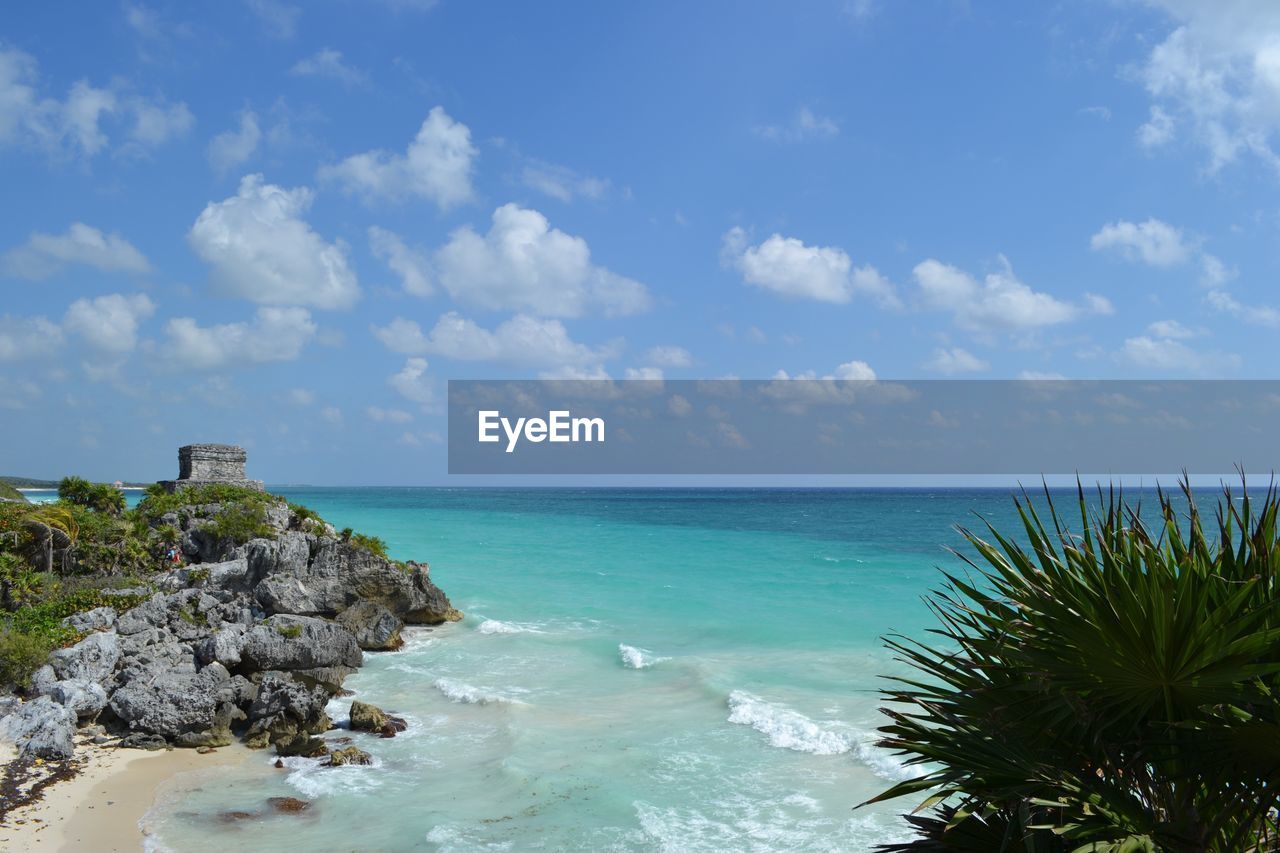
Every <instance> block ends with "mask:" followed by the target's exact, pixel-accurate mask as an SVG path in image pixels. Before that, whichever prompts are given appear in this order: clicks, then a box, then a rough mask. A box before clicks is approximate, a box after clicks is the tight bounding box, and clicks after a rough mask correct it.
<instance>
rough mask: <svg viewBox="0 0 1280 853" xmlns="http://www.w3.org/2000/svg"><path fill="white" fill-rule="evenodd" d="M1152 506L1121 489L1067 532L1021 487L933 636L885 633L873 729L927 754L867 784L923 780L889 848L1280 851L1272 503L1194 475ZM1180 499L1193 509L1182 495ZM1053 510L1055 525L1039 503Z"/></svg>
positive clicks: (1082, 513)
mask: <svg viewBox="0 0 1280 853" xmlns="http://www.w3.org/2000/svg"><path fill="white" fill-rule="evenodd" d="M1181 490H1182V494H1183V496H1184V499H1185V506H1184V507H1182V509H1181V510H1179V507H1178V506H1176V505H1175V501H1174V500H1173V498H1172V497H1171V496H1170V495H1168V494H1166V493H1165V492H1163V491H1160V492H1159V493H1158V495H1157V502H1158V512H1157V513H1156V514H1155V515H1156V517H1155V518H1154V519H1153V524H1152V526H1151V527H1148V524H1147V521H1146V520H1144V518H1143V517H1142V514H1141V509H1140V507H1138V506H1135V507H1131V506H1129V505H1128V504H1127V503H1126V502H1125V501H1124V499H1123V497H1122V496H1121V495H1119V494H1118V493H1117V492H1116V491H1114V490H1111V491H1109V492H1108V493H1107V494H1105V495H1104V494H1103V492H1102V490H1101V489H1099V492H1098V502H1097V505H1096V506H1095V507H1094V508H1092V509H1091V508H1090V507H1089V505H1088V502H1087V501H1086V498H1085V494H1084V491H1083V489H1082V488H1079V487H1078V488H1077V499H1078V504H1079V524H1080V526H1079V529H1078V531H1074V532H1073V531H1072V530H1070V529H1069V528H1068V527H1067V523H1066V521H1065V520H1064V519H1063V517H1062V516H1060V515H1059V513H1058V511H1057V509H1056V507H1055V506H1054V503H1053V500H1052V498H1051V497H1050V495H1049V493H1048V490H1047V489H1046V491H1045V509H1046V515H1045V520H1042V517H1041V515H1040V513H1038V512H1037V510H1036V508H1035V506H1034V504H1033V502H1032V501H1031V499H1030V497H1029V496H1028V495H1027V494H1026V493H1025V492H1024V493H1023V496H1022V499H1020V500H1015V504H1016V507H1017V511H1018V515H1019V518H1020V519H1021V522H1022V528H1023V529H1022V533H1023V534H1024V535H1025V539H1026V546H1025V547H1024V546H1023V545H1021V544H1019V543H1018V542H1015V541H1014V540H1013V539H1012V538H1010V537H1009V536H1007V535H1005V534H1002V533H1001V532H1000V531H998V530H996V529H995V528H994V527H992V526H991V525H990V524H987V525H986V532H985V534H984V536H985V537H987V538H984V536H979V535H978V534H976V533H974V532H972V531H970V530H967V529H963V528H962V529H961V533H962V534H963V536H964V537H965V539H966V540H967V541H968V542H969V544H970V545H972V546H973V548H974V550H975V551H976V556H975V557H967V556H963V555H962V556H961V559H963V560H964V562H965V563H966V564H967V566H968V569H969V570H970V571H968V572H966V573H965V576H961V575H960V574H955V573H944V577H945V583H944V584H943V586H942V588H941V589H938V590H936V591H934V592H933V593H931V594H930V597H929V598H928V600H927V601H928V604H929V606H930V608H931V609H932V610H933V611H934V613H935V614H936V616H937V618H938V620H939V622H940V627H938V628H937V629H935V630H934V634H935V635H936V636H938V637H939V638H941V642H940V643H937V644H927V643H921V642H916V641H913V640H910V639H907V638H904V637H900V636H899V637H891V638H888V639H887V640H886V642H887V644H888V646H889V647H890V648H891V649H892V650H893V651H894V652H896V653H897V655H898V656H899V657H900V659H901V660H903V661H905V662H906V663H907V664H909V665H910V666H911V668H912V669H913V670H914V674H913V675H912V676H909V677H903V678H896V679H893V683H894V686H893V687H892V688H891V689H889V690H888V691H887V692H886V693H885V695H884V698H885V700H886V701H887V702H888V706H887V707H886V708H885V709H884V713H885V714H886V715H887V716H888V718H889V722H888V723H887V724H886V725H885V726H883V727H882V728H881V729H880V732H881V734H882V735H883V739H882V740H881V742H880V744H881V746H884V747H887V748H889V749H893V750H896V751H897V753H898V754H899V755H901V756H903V757H905V759H906V761H907V763H908V764H909V765H911V766H914V767H917V768H919V770H920V775H919V777H918V778H915V779H912V780H909V781H906V782H902V783H900V784H898V785H895V786H894V787H892V788H890V789H889V790H888V791H885V792H884V793H883V794H881V795H880V796H878V797H876V798H875V799H874V800H872V801H871V802H879V801H883V800H887V799H891V798H894V797H899V796H903V795H908V794H921V793H924V792H928V796H927V798H926V799H924V801H923V802H922V803H921V804H920V806H919V807H918V808H917V809H916V812H915V813H913V814H912V815H911V816H909V817H908V818H907V819H908V821H909V822H910V824H911V825H912V826H913V827H914V829H915V830H916V835H917V837H916V838H915V839H914V840H912V841H910V842H907V843H903V844H895V845H888V846H886V847H884V848H882V849H883V850H886V851H931V850H974V851H979V850H980V851H998V850H1010V851H1012V850H1017V851H1031V853H1041V851H1075V850H1092V851H1117V853H1119V851H1139V850H1168V851H1222V853H1227V851H1230V852H1231V853H1237V851H1262V850H1277V849H1280V820H1278V819H1277V807H1278V806H1280V700H1278V699H1277V692H1276V691H1277V688H1280V610H1278V609H1277V608H1278V607H1280V596H1278V595H1277V593H1280V589H1277V584H1278V583H1280V581H1278V578H1280V541H1278V539H1277V534H1278V531H1277V510H1278V508H1280V501H1278V500H1277V493H1276V490H1275V488H1274V486H1273V487H1272V488H1270V489H1269V490H1268V491H1267V493H1266V495H1265V497H1264V499H1263V500H1262V502H1261V504H1260V505H1258V504H1256V503H1255V502H1254V501H1251V499H1250V497H1249V495H1248V492H1247V490H1245V491H1244V494H1243V495H1242V496H1241V497H1242V499H1241V500H1240V501H1239V502H1237V501H1236V500H1235V496H1234V495H1233V494H1232V493H1231V490H1230V489H1228V488H1224V490H1223V495H1222V497H1221V499H1220V500H1219V502H1218V507H1217V513H1216V519H1215V520H1213V521H1211V522H1206V521H1205V520H1204V518H1203V517H1202V516H1201V514H1200V512H1199V510H1198V508H1197V507H1196V503H1195V500H1194V498H1193V496H1192V493H1191V489H1190V487H1189V485H1188V484H1187V483H1186V482H1185V481H1184V483H1183V484H1182V489H1181ZM1182 513H1185V515H1182ZM1046 520H1047V523H1046Z"/></svg>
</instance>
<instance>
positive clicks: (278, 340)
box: [164, 307, 316, 370]
mask: <svg viewBox="0 0 1280 853" xmlns="http://www.w3.org/2000/svg"><path fill="white" fill-rule="evenodd" d="M315 334H316V324H315V322H314V321H313V320H312V319H311V313H310V312H309V311H307V310H306V309H305V308H277V307H262V308H259V309H258V311H257V314H256V315H255V316H254V318H253V320H252V321H250V322H247V323H224V324H221V325H216V326H201V325H199V324H198V323H197V322H196V321H195V320H194V319H193V318H191V317H175V318H174V319H172V320H170V321H169V322H168V323H167V324H166V325H165V337H166V341H165V343H164V347H165V355H166V360H167V361H170V362H172V364H173V365H174V366H177V367H186V368H194V369H198V370H216V369H220V368H225V367H232V366H237V365H248V364H266V363H270V362H280V361H293V360H295V359H296V358H297V357H298V356H299V355H300V354H301V353H302V348H303V347H304V346H306V344H307V342H308V341H310V340H311V339H312V338H313V337H315Z"/></svg>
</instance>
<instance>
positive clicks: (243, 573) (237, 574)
mask: <svg viewBox="0 0 1280 853" xmlns="http://www.w3.org/2000/svg"><path fill="white" fill-rule="evenodd" d="M200 568H201V569H204V570H205V571H206V572H208V580H207V581H206V583H207V585H208V586H210V587H212V588H214V589H223V590H228V591H230V592H248V591H249V590H250V588H251V586H252V584H251V583H250V579H249V561H248V560H247V559H245V558H243V557H242V558H240V559H238V560H227V561H225V562H221V563H201V564H200Z"/></svg>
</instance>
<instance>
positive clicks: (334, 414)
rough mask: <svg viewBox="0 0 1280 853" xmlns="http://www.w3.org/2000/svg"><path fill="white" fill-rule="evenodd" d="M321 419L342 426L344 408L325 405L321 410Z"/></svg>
mask: <svg viewBox="0 0 1280 853" xmlns="http://www.w3.org/2000/svg"><path fill="white" fill-rule="evenodd" d="M320 420H322V421H324V422H325V423H328V424H333V425H334V426H342V422H343V417H342V409H339V408H338V407H337V406H325V407H324V408H323V409H321V410H320Z"/></svg>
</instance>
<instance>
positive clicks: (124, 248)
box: [3, 222, 151, 279]
mask: <svg viewBox="0 0 1280 853" xmlns="http://www.w3.org/2000/svg"><path fill="white" fill-rule="evenodd" d="M72 265H80V266H87V267H93V268H94V269H97V270H101V271H103V272H127V273H137V274H141V273H145V272H149V271H150V269H151V264H150V263H148V262H147V259H146V257H144V256H143V254H142V253H141V252H139V251H138V250H137V249H136V248H134V247H133V245H132V244H131V243H130V242H129V241H128V240H126V239H124V238H123V237H121V236H120V235H119V234H103V233H102V232H101V231H99V230H98V229H97V228H93V227H91V226H88V225H85V224H84V223H83V222H75V223H72V225H71V227H70V228H68V229H67V233H65V234H41V233H35V234H32V235H31V236H30V237H29V238H28V239H27V242H26V243H23V244H22V245H21V246H17V247H15V248H13V249H10V250H9V251H8V252H6V253H5V255H4V263H3V266H4V270H5V272H6V273H7V274H8V275H12V276H17V277H19V278H30V279H42V278H48V277H49V276H51V275H56V274H57V273H59V272H61V271H62V270H63V269H65V268H66V267H68V266H72Z"/></svg>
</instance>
